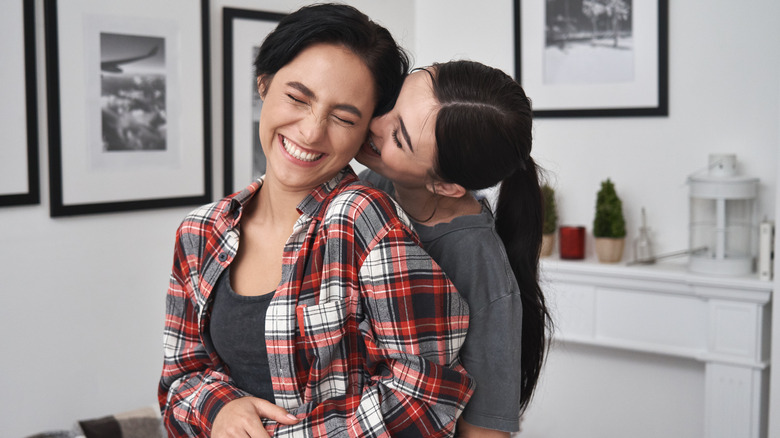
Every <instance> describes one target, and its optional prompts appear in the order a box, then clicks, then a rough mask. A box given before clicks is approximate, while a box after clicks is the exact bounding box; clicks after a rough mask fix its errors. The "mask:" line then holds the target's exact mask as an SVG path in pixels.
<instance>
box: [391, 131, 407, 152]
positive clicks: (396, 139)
mask: <svg viewBox="0 0 780 438" xmlns="http://www.w3.org/2000/svg"><path fill="white" fill-rule="evenodd" d="M393 141H394V142H395V145H396V146H398V149H403V148H404V147H403V146H402V145H401V141H400V140H398V130H397V129H394V130H393Z"/></svg>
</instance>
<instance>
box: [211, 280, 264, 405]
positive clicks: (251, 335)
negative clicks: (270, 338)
mask: <svg viewBox="0 0 780 438" xmlns="http://www.w3.org/2000/svg"><path fill="white" fill-rule="evenodd" d="M212 293H213V294H215V296H214V305H213V306H212V309H211V322H210V324H209V333H210V335H211V342H212V343H213V344H214V348H215V349H216V351H217V354H219V357H220V358H222V360H223V361H224V362H225V364H227V366H228V370H229V374H230V377H231V378H232V379H233V381H234V382H235V383H236V386H238V387H239V388H240V389H242V390H244V391H246V392H248V393H250V394H252V395H253V396H255V397H258V398H262V399H264V400H268V401H270V402H271V403H273V402H274V391H273V386H272V385H271V369H270V367H269V366H268V354H267V351H266V348H265V313H266V311H267V310H268V305H269V304H271V299H272V298H273V297H274V294H273V293H268V294H265V295H259V296H243V295H239V294H238V293H236V292H235V291H234V290H233V288H232V287H231V286H230V268H228V269H225V272H223V273H222V275H220V277H219V280H217V284H216V285H215V286H214V290H213V291H212Z"/></svg>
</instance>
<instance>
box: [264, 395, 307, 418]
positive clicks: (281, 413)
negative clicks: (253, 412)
mask: <svg viewBox="0 0 780 438" xmlns="http://www.w3.org/2000/svg"><path fill="white" fill-rule="evenodd" d="M254 400H255V402H256V403H255V404H256V407H257V413H258V415H259V416H260V417H262V418H268V419H271V420H274V421H276V422H277V423H280V424H295V423H297V422H299V421H301V420H300V419H299V418H297V417H296V416H295V415H293V414H291V413H289V412H287V411H286V410H285V409H284V408H283V407H281V406H277V405H275V404H273V403H271V402H269V401H267V400H263V399H259V398H257V399H254Z"/></svg>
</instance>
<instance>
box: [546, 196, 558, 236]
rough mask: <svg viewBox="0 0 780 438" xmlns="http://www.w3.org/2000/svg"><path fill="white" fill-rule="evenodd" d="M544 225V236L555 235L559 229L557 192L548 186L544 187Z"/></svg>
mask: <svg viewBox="0 0 780 438" xmlns="http://www.w3.org/2000/svg"><path fill="white" fill-rule="evenodd" d="M542 202H543V207H544V210H543V214H544V223H543V225H542V234H553V233H555V229H556V228H558V207H557V205H556V204H555V190H554V189H553V188H552V187H550V186H548V185H547V184H545V185H543V186H542Z"/></svg>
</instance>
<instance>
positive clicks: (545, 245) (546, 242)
mask: <svg viewBox="0 0 780 438" xmlns="http://www.w3.org/2000/svg"><path fill="white" fill-rule="evenodd" d="M554 247H555V233H550V234H542V249H541V251H539V256H540V257H550V255H551V254H552V252H553V248H554Z"/></svg>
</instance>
